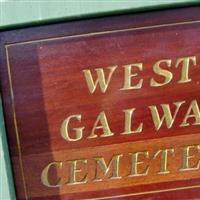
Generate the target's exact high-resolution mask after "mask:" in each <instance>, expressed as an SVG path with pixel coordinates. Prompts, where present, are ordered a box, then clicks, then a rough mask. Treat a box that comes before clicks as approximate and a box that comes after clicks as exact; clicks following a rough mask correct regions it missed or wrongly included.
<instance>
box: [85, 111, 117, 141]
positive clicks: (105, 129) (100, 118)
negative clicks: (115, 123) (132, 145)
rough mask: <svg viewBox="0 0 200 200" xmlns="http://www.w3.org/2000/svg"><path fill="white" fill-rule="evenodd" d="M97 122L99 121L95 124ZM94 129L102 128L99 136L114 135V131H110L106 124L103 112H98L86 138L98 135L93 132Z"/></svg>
mask: <svg viewBox="0 0 200 200" xmlns="http://www.w3.org/2000/svg"><path fill="white" fill-rule="evenodd" d="M99 122H100V123H101V125H100V126H97V125H98V124H99ZM96 129H102V130H103V135H100V137H109V136H112V135H114V133H112V132H111V130H110V127H109V125H108V121H107V118H106V114H105V112H100V114H99V115H98V117H97V120H96V122H95V123H94V126H93V128H92V131H91V135H90V136H89V137H88V138H96V137H98V136H97V135H96V134H95V130H96Z"/></svg>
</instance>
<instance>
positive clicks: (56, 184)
mask: <svg viewBox="0 0 200 200" xmlns="http://www.w3.org/2000/svg"><path fill="white" fill-rule="evenodd" d="M62 166H63V162H59V161H58V162H51V163H49V164H48V165H47V166H46V167H45V168H44V169H43V170H42V173H41V181H42V183H43V184H44V185H45V186H47V187H60V186H61V185H62V184H61V178H58V179H57V180H56V181H54V184H51V183H50V182H49V176H48V175H49V170H50V168H51V167H56V168H62Z"/></svg>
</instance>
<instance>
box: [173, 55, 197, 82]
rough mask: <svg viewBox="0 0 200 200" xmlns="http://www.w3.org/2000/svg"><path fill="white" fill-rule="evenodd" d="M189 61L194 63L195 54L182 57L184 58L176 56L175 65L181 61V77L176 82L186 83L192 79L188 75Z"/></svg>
mask: <svg viewBox="0 0 200 200" xmlns="http://www.w3.org/2000/svg"><path fill="white" fill-rule="evenodd" d="M190 61H192V64H193V65H196V64H197V63H196V56H191V57H184V58H178V59H177V62H176V67H178V66H179V64H180V63H182V65H181V66H182V70H181V78H180V80H179V81H178V83H187V82H190V81H191V80H192V79H191V78H189V77H188V74H189V66H190Z"/></svg>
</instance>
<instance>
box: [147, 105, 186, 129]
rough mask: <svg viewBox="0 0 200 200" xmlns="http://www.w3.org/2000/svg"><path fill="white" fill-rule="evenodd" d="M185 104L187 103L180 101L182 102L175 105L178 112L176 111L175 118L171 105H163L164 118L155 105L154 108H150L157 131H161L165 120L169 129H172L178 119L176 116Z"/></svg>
mask: <svg viewBox="0 0 200 200" xmlns="http://www.w3.org/2000/svg"><path fill="white" fill-rule="evenodd" d="M183 103H185V101H180V102H175V103H174V105H175V106H176V110H175V112H174V115H173V116H172V114H171V110H170V107H169V104H161V107H162V110H163V116H162V118H161V117H160V115H159V112H158V110H157V108H156V106H154V105H153V106H149V108H150V110H151V115H152V118H153V123H154V126H155V128H156V130H159V129H160V127H161V125H162V124H163V121H164V120H165V122H166V126H167V128H171V127H172V125H173V123H174V120H175V118H176V115H177V113H178V111H179V108H180V107H181V105H182V104H183Z"/></svg>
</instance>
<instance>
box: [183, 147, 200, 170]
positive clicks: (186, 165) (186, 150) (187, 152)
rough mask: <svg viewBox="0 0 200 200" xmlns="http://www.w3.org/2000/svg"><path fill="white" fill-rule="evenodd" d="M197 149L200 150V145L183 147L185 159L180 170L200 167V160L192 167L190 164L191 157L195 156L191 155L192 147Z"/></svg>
mask: <svg viewBox="0 0 200 200" xmlns="http://www.w3.org/2000/svg"><path fill="white" fill-rule="evenodd" d="M194 148H195V149H197V150H198V152H200V145H190V146H184V147H183V161H182V166H181V168H180V171H188V170H198V169H200V160H199V161H198V163H197V164H196V165H194V166H192V167H190V166H189V159H190V158H194V157H195V156H194V155H192V156H190V149H194Z"/></svg>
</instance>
